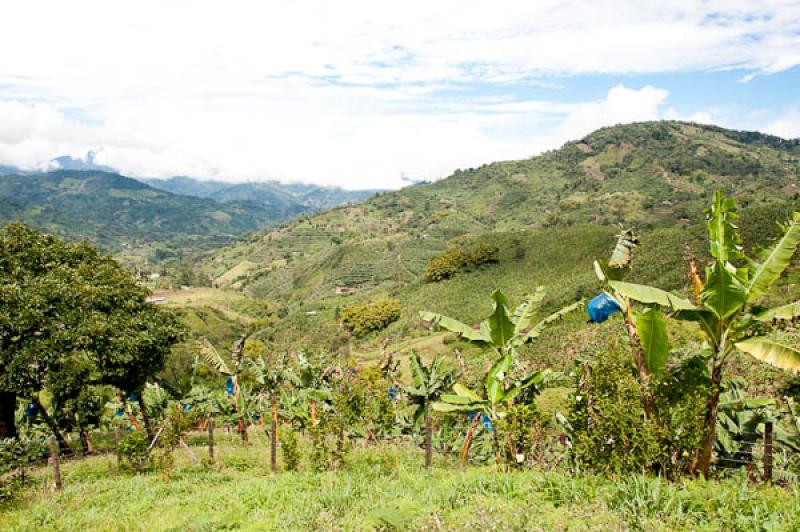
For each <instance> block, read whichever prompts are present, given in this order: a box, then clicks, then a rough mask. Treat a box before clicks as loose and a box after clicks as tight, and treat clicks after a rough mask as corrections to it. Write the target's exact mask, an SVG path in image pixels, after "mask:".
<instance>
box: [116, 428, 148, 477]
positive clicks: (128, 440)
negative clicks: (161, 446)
mask: <svg viewBox="0 0 800 532" xmlns="http://www.w3.org/2000/svg"><path fill="white" fill-rule="evenodd" d="M149 446H150V443H149V441H148V439H147V434H146V433H145V432H144V431H142V430H135V431H133V432H129V433H128V434H126V435H125V437H124V438H122V440H120V442H119V454H120V456H121V457H122V468H123V469H125V470H127V471H137V472H138V471H144V470H145V469H146V468H147V467H148V466H149V465H150V449H149Z"/></svg>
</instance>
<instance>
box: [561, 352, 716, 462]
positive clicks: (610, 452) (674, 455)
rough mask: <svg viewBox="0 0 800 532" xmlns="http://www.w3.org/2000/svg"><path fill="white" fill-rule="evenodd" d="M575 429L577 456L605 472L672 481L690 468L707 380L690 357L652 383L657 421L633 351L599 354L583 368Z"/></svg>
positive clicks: (572, 421)
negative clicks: (648, 411)
mask: <svg viewBox="0 0 800 532" xmlns="http://www.w3.org/2000/svg"><path fill="white" fill-rule="evenodd" d="M576 374H577V380H578V387H577V391H576V392H575V394H574V395H573V396H572V398H571V399H572V406H571V415H570V420H569V421H570V426H571V428H572V431H573V432H572V438H573V442H572V443H573V449H572V452H573V456H574V458H575V459H576V461H577V462H578V463H580V464H581V465H583V466H586V467H588V468H589V469H592V470H595V471H600V472H605V473H627V472H654V473H661V474H664V475H666V476H668V477H671V476H675V475H677V474H680V473H681V472H682V471H684V470H685V469H686V466H687V465H688V462H689V460H691V458H692V456H693V455H692V451H693V450H694V449H696V448H697V446H698V444H699V440H700V436H701V432H702V423H703V413H704V406H705V400H704V398H705V397H706V396H707V386H708V379H707V375H706V373H705V365H704V364H703V363H702V361H701V360H699V359H698V358H697V357H690V358H688V359H686V360H685V361H683V362H682V363H680V364H678V365H676V366H675V367H673V368H670V369H667V370H665V371H664V373H663V374H662V375H660V376H654V377H653V379H652V380H651V382H650V383H649V385H650V389H652V390H655V392H654V394H653V399H654V403H655V410H656V412H655V416H654V418H655V419H657V420H658V422H656V421H654V419H653V418H651V417H648V416H647V415H646V414H645V408H644V391H643V387H642V386H641V385H640V383H639V381H638V380H637V378H636V376H635V375H636V372H635V371H634V368H633V362H632V357H631V356H630V353H628V352H627V351H625V350H623V349H617V350H611V351H607V352H604V353H601V354H599V356H597V358H595V359H594V360H592V361H587V362H584V363H583V364H581V365H579V366H578V371H577V372H576Z"/></svg>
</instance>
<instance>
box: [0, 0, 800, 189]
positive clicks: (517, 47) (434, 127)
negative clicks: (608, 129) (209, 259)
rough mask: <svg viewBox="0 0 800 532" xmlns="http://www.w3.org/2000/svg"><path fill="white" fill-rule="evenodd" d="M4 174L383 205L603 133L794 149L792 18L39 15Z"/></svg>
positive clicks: (737, 11)
mask: <svg viewBox="0 0 800 532" xmlns="http://www.w3.org/2000/svg"><path fill="white" fill-rule="evenodd" d="M4 22H6V24H5V25H4V29H3V32H0V49H3V50H7V51H8V50H13V53H4V54H0V164H14V165H17V166H21V167H25V168H47V167H48V165H49V164H51V163H50V160H51V159H52V158H54V157H56V156H59V155H65V154H66V155H71V156H73V157H82V156H85V154H86V153H87V152H88V151H90V150H91V151H94V152H96V153H97V156H96V160H97V162H99V163H101V164H105V165H108V166H111V167H113V168H116V169H118V170H119V171H120V172H122V173H124V174H127V175H132V176H143V177H144V176H147V177H166V176H170V175H191V176H195V177H198V178H203V179H221V180H227V181H251V180H264V179H280V180H285V181H305V182H314V183H319V184H336V185H341V186H345V187H351V188H374V187H386V188H393V187H398V186H402V185H403V184H404V183H405V182H406V181H404V178H408V179H412V180H414V179H437V178H440V177H444V176H446V175H448V174H450V173H451V172H452V171H453V170H454V169H455V168H464V167H469V166H476V165H479V164H482V163H487V162H491V161H495V160H503V159H512V158H523V157H529V156H532V155H535V154H536V153H539V152H541V151H543V150H546V149H551V148H556V147H558V146H560V145H561V144H563V143H564V142H565V141H567V140H571V139H575V138H579V137H581V136H583V135H585V134H587V133H589V132H591V131H592V130H594V129H596V128H598V127H602V126H606V125H613V124H617V123H626V122H632V121H638V120H655V119H681V120H694V121H698V122H705V123H714V124H718V125H721V126H725V127H731V128H739V129H753V130H759V131H764V132H768V133H772V134H777V135H780V136H783V137H798V136H800V96H798V95H799V94H800V2H798V1H784V0H764V1H759V2H751V1H747V0H726V1H718V0H706V1H703V2H696V1H688V0H687V1H683V0H681V1H667V2H658V3H655V2H635V1H628V0H595V1H593V2H578V1H564V0H538V1H536V2H530V1H511V0H498V1H495V2H491V3H489V2H477V1H472V0H460V1H456V0H438V1H436V2H431V1H430V0H426V1H421V0H406V1H404V2H402V3H387V2H374V1H366V0H364V1H362V0H341V1H339V2H327V1H313V2H307V1H298V2H291V3H287V2H272V1H260V2H255V1H252V2H251V1H241V2H237V3H235V4H227V3H220V2H213V1H210V0H195V1H191V2H189V1H184V0H175V1H171V2H168V3H165V2H156V1H152V0H141V1H138V2H114V3H110V2H107V1H100V0H77V1H75V2H60V1H56V0H30V1H27V2H17V3H15V5H13V6H6V7H4Z"/></svg>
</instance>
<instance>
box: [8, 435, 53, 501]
mask: <svg viewBox="0 0 800 532" xmlns="http://www.w3.org/2000/svg"><path fill="white" fill-rule="evenodd" d="M45 457H47V440H46V439H45V438H44V437H42V436H37V435H33V436H20V438H19V439H16V438H4V439H0V502H2V501H5V500H10V499H12V498H14V496H15V495H16V494H18V493H19V491H20V488H21V487H23V486H24V485H25V483H26V482H27V481H28V480H29V479H28V478H26V476H25V468H26V467H27V466H28V465H30V464H33V463H36V462H38V461H40V460H43V459H44V458H45Z"/></svg>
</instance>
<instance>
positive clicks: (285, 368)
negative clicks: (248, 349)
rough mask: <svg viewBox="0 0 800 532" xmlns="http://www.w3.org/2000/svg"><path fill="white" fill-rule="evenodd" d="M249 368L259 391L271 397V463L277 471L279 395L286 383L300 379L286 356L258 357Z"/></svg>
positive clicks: (296, 382)
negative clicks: (269, 360)
mask: <svg viewBox="0 0 800 532" xmlns="http://www.w3.org/2000/svg"><path fill="white" fill-rule="evenodd" d="M248 369H249V370H250V371H251V372H252V373H253V376H254V377H255V381H256V382H257V383H258V386H257V388H258V391H259V392H260V393H261V394H266V395H267V396H268V397H269V401H270V409H271V414H270V419H271V425H272V430H271V431H270V465H271V469H272V472H273V473H275V472H276V471H277V470H278V444H279V438H278V397H279V395H280V391H281V389H282V388H283V387H284V386H285V385H287V384H299V380H298V378H297V377H296V375H295V373H294V372H293V371H292V368H291V367H290V366H289V364H288V361H287V359H286V358H284V359H283V360H278V361H276V360H273V361H272V363H268V362H267V361H266V360H265V359H264V358H263V357H258V358H256V359H255V360H253V361H251V362H250V364H249V366H248Z"/></svg>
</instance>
